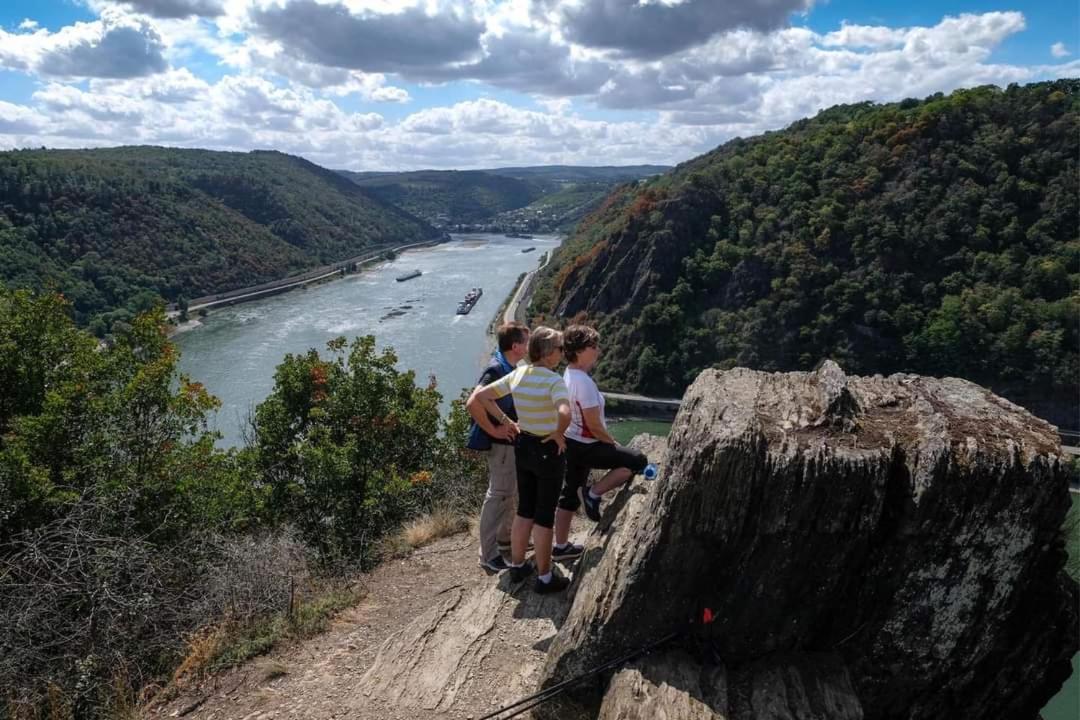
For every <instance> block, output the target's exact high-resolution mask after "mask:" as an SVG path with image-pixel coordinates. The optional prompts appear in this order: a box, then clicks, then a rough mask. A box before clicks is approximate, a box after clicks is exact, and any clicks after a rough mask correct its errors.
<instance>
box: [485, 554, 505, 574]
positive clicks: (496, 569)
mask: <svg viewBox="0 0 1080 720" xmlns="http://www.w3.org/2000/svg"><path fill="white" fill-rule="evenodd" d="M480 567H482V568H484V569H485V570H490V571H491V572H493V573H501V572H502V571H503V570H509V569H510V563H508V562H506V561H505V560H503V556H502V555H496V556H495V557H493V558H491V559H490V560H485V561H483V562H482V563H480Z"/></svg>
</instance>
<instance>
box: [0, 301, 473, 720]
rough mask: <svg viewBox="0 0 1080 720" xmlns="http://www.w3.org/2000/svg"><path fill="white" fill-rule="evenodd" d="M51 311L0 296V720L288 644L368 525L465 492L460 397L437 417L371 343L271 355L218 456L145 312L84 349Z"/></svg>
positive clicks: (192, 396)
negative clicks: (256, 397) (246, 425)
mask: <svg viewBox="0 0 1080 720" xmlns="http://www.w3.org/2000/svg"><path fill="white" fill-rule="evenodd" d="M69 313H70V306H69V305H68V304H67V303H66V302H65V301H64V300H63V299H62V298H60V297H59V296H56V295H41V296H34V295H31V294H29V293H26V292H8V291H4V290H2V289H0V608H2V609H3V610H2V612H0V688H2V689H3V690H2V691H0V713H3V714H6V715H8V716H11V717H37V716H39V715H40V714H42V713H48V714H51V715H55V716H62V717H75V716H77V717H102V716H108V715H116V714H126V713H130V712H132V711H133V708H134V707H135V706H136V705H137V702H136V701H137V699H138V698H139V697H140V696H141V693H142V691H143V690H144V689H146V688H152V687H157V686H159V685H161V684H162V683H163V682H164V681H165V680H166V679H167V678H169V677H170V676H172V675H174V674H175V678H174V679H175V680H181V681H182V680H183V678H185V677H188V676H197V675H199V674H200V673H202V672H205V671H207V670H214V669H216V668H220V667H225V666H228V665H231V664H235V663H238V662H242V661H243V660H245V659H247V658H248V657H251V656H252V655H254V654H258V653H261V652H265V651H266V650H267V649H269V648H270V647H272V646H273V645H274V644H275V643H278V642H280V641H281V640H286V639H291V638H300V637H305V636H306V635H309V634H311V633H313V632H316V631H318V629H319V628H321V627H323V626H324V625H325V623H326V622H327V621H328V619H329V618H330V617H331V616H332V615H333V613H334V612H336V611H337V610H339V609H340V608H341V607H344V606H346V605H348V604H350V603H352V602H354V601H355V599H356V598H357V597H358V594H357V591H356V590H355V588H353V586H352V585H351V581H350V579H351V578H353V577H355V575H356V573H357V571H358V570H359V568H361V567H362V566H363V565H369V564H370V563H371V562H372V561H373V560H374V559H375V558H376V553H375V551H374V548H375V547H376V545H377V541H379V540H380V539H381V538H382V537H383V536H385V535H386V534H387V533H389V532H390V531H396V530H398V528H399V527H400V526H401V524H402V523H403V522H405V521H406V520H408V519H409V518H412V517H416V516H418V515H421V514H424V513H432V512H435V513H436V515H437V516H439V517H453V518H458V517H460V516H461V514H462V513H463V512H471V511H473V510H475V508H476V507H477V506H478V504H479V501H480V498H481V497H482V495H483V490H484V484H483V481H484V473H483V466H482V460H481V459H480V458H478V457H476V455H475V453H471V452H470V451H466V450H464V449H463V445H464V443H465V438H466V434H467V432H468V420H467V416H466V414H465V412H464V410H463V408H462V404H461V401H460V400H458V401H455V403H454V405H453V410H452V412H451V413H450V416H449V418H448V419H447V421H446V422H445V423H444V422H443V420H442V419H441V418H440V415H439V402H440V395H439V393H438V392H437V390H436V389H435V384H434V380H432V381H431V382H430V383H429V384H428V385H427V386H426V387H417V386H416V385H415V384H414V382H413V374H412V373H411V372H406V373H403V372H399V371H398V370H397V369H396V367H395V363H396V357H395V356H394V354H393V352H392V351H389V350H387V351H384V352H382V353H377V352H376V351H375V340H374V338H372V337H365V338H359V339H357V340H355V341H354V342H353V343H352V344H351V346H348V347H347V346H346V342H345V339H344V338H340V339H338V340H335V341H333V342H331V343H330V344H329V350H330V356H329V358H326V359H324V358H322V357H320V356H319V353H318V352H316V351H314V350H312V351H310V352H309V353H307V354H305V355H300V356H288V357H286V358H285V361H284V362H283V363H282V364H281V365H280V366H279V367H278V369H277V372H276V374H275V387H274V390H273V392H272V393H271V395H270V397H269V398H268V399H267V400H266V401H265V402H264V403H262V404H261V405H260V406H259V407H258V408H257V409H256V413H255V420H254V431H253V436H252V437H253V442H252V445H251V446H250V447H247V448H244V449H242V450H240V451H235V450H229V451H224V450H220V449H218V448H216V447H215V445H214V441H215V439H216V437H217V436H216V435H215V434H214V433H211V432H208V430H207V426H206V414H207V412H208V411H209V410H210V409H212V408H213V407H215V406H216V404H217V401H216V400H215V399H214V398H213V397H211V396H210V395H209V394H208V393H207V392H206V390H205V388H203V387H202V385H200V384H199V383H197V382H194V381H192V380H190V379H189V378H186V377H184V376H182V375H179V374H178V372H177V361H178V354H177V353H176V350H175V348H174V346H173V345H171V344H170V343H169V342H168V340H167V339H166V336H165V329H164V325H165V322H164V315H163V312H162V310H161V309H160V308H157V309H155V310H153V311H151V312H150V313H147V314H145V315H141V316H139V317H136V318H132V321H131V323H130V327H129V328H128V329H127V330H124V331H122V332H119V333H118V334H117V335H116V337H115V340H114V342H113V343H112V344H110V345H100V346H99V343H98V341H97V340H96V339H95V338H93V337H92V336H90V335H89V334H88V333H86V332H84V331H80V330H78V329H76V328H75V327H74V325H73V323H72V321H71V319H70V317H69ZM114 327H115V326H114ZM450 526H455V523H454V522H449V523H446V522H444V523H441V524H440V525H439V527H437V528H435V529H436V530H437V531H438V532H445V531H446V529H447V528H448V527H450ZM433 527H434V526H433Z"/></svg>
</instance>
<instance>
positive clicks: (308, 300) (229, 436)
mask: <svg viewBox="0 0 1080 720" xmlns="http://www.w3.org/2000/svg"><path fill="white" fill-rule="evenodd" d="M453 237H454V239H453V241H452V242H448V243H444V244H441V245H438V246H435V247H431V248H421V249H417V250H409V251H407V252H404V253H402V254H401V255H400V256H398V258H397V259H396V260H394V261H393V262H387V263H384V264H382V265H379V266H377V267H374V268H369V269H366V270H364V271H363V272H361V273H358V274H356V275H349V276H346V277H344V278H342V279H340V280H334V281H332V282H328V283H324V284H321V285H315V286H312V287H309V288H307V289H302V290H293V291H292V292H288V293H285V294H283V295H277V296H274V297H271V298H267V299H265V300H258V301H255V302H250V303H245V304H242V305H236V306H233V307H229V308H223V309H221V310H215V311H214V312H213V313H211V314H210V315H209V316H208V317H206V318H205V319H204V320H203V324H202V326H200V327H197V328H195V329H193V330H190V331H188V332H184V333H181V334H179V335H177V336H176V337H175V338H174V341H175V343H176V345H177V346H178V347H179V349H180V352H181V356H180V370H181V372H184V373H186V374H187V375H188V376H190V377H191V379H192V380H197V381H200V382H202V383H203V384H205V385H206V387H207V388H208V389H209V391H210V392H211V393H213V394H214V395H216V396H217V397H218V398H219V399H220V400H221V409H220V410H219V411H218V412H217V413H216V415H214V416H213V417H212V418H211V428H212V429H216V430H217V431H218V432H220V433H221V435H222V438H221V440H220V441H219V444H220V445H222V446H225V447H228V446H232V445H240V444H242V443H243V440H242V438H243V435H242V432H241V430H242V428H243V426H244V423H245V419H246V418H247V416H248V414H249V413H250V412H251V411H252V410H253V409H254V407H255V406H256V405H257V404H258V403H259V402H261V401H262V400H264V399H265V398H266V396H267V395H269V394H270V391H271V390H272V389H273V386H274V370H275V368H276V367H277V365H278V364H279V363H280V362H281V360H282V359H283V358H284V357H285V355H286V354H287V353H294V354H295V353H302V352H306V351H307V350H308V349H309V348H318V349H319V350H320V351H325V349H326V343H327V341H328V340H331V339H333V338H335V337H338V336H341V335H344V336H345V337H347V338H349V339H350V340H351V339H352V338H353V337H355V336H358V335H368V334H371V335H374V336H375V338H376V341H377V343H378V345H379V347H386V346H391V347H393V348H394V351H395V352H396V353H397V356H398V366H399V367H400V368H401V369H403V370H404V369H408V370H414V371H415V372H416V376H417V382H418V383H420V384H425V383H426V382H427V378H428V376H429V375H434V376H435V377H436V378H437V380H438V385H439V390H440V391H441V392H442V394H443V410H444V412H445V410H446V408H447V407H448V406H449V404H450V401H451V400H453V399H454V398H456V397H457V396H458V393H459V392H460V390H461V388H463V387H472V386H473V384H474V383H475V382H476V379H477V377H478V376H479V374H480V370H481V369H482V367H483V365H484V363H485V362H486V361H487V358H488V357H489V354H490V351H491V345H490V343H489V340H488V337H487V328H488V325H489V324H490V323H491V320H492V319H493V318H494V317H495V313H496V311H497V310H498V309H499V307H500V306H501V305H502V303H503V302H504V301H505V300H506V298H507V296H508V295H509V294H510V292H511V290H512V289H513V288H514V285H515V283H516V282H517V279H518V276H519V275H520V274H521V273H523V272H527V271H529V270H532V269H534V268H536V267H537V264H538V261H539V260H540V257H541V256H542V255H543V254H544V252H545V251H551V250H553V249H554V248H555V247H557V246H558V244H559V240H558V238H556V237H554V236H536V237H534V238H533V239H521V238H514V239H511V238H507V237H505V236H503V235H488V234H478V235H455V236H453ZM528 247H535V248H536V250H535V251H534V252H529V253H523V252H521V251H522V250H523V249H525V248H528ZM413 269H419V270H421V271H422V272H423V275H421V276H420V277H418V278H415V279H413V280H408V281H406V282H397V281H396V280H395V278H397V276H399V275H402V274H404V273H406V272H409V271H411V270H413ZM474 286H480V287H482V288H483V289H484V295H483V297H482V298H481V299H480V301H479V302H478V303H477V304H476V307H475V308H473V310H472V312H471V313H469V314H468V315H456V314H455V309H456V308H457V304H458V302H459V301H460V300H461V299H462V298H463V297H464V295H465V293H466V291H468V290H469V288H471V287H474Z"/></svg>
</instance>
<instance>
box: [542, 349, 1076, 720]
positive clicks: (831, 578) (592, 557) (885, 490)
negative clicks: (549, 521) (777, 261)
mask: <svg viewBox="0 0 1080 720" xmlns="http://www.w3.org/2000/svg"><path fill="white" fill-rule="evenodd" d="M613 505H614V506H615V507H614V508H613V509H609V510H608V511H606V516H605V518H604V520H603V521H602V522H601V524H600V526H599V527H598V530H597V532H596V533H594V535H593V537H592V538H591V539H590V542H589V544H588V546H587V549H586V554H585V556H584V557H583V558H582V560H581V561H580V564H579V567H578V568H577V572H576V573H575V575H576V577H575V582H574V586H573V587H572V591H573V592H574V596H573V604H572V606H571V608H570V612H569V614H568V616H567V618H566V621H565V623H564V624H563V625H562V627H561V628H560V630H559V632H558V634H557V635H556V637H555V639H554V641H553V642H552V645H551V647H550V650H549V653H548V659H547V663H546V666H545V668H544V673H543V676H544V679H543V681H542V683H541V686H542V687H549V686H551V685H553V684H555V683H557V682H559V681H561V680H563V679H566V678H569V677H571V676H574V675H577V674H578V673H581V672H584V671H586V670H588V669H589V668H591V667H594V666H596V665H598V664H600V663H602V662H603V661H606V660H608V659H610V658H612V657H617V656H620V655H622V654H625V653H627V652H628V651H630V650H632V649H634V648H636V647H639V646H641V645H643V644H645V643H647V642H650V641H653V640H656V639H659V638H661V637H664V636H667V635H669V634H670V633H673V632H678V633H680V634H679V637H678V639H677V640H676V641H674V642H672V643H670V644H669V646H667V652H679V651H683V652H685V653H687V654H688V655H687V656H683V655H679V656H678V657H680V658H681V659H680V661H679V663H678V665H677V667H674V668H672V669H670V673H669V675H670V677H669V676H668V675H663V676H662V677H661V676H659V675H658V676H657V677H661V681H660V682H659V683H653V684H655V685H657V687H659V686H660V685H663V684H666V685H667V686H668V687H669V688H675V689H676V690H678V691H681V692H682V693H683V694H684V695H686V696H687V697H692V698H695V702H699V703H703V704H704V705H706V706H710V707H711V710H712V711H713V712H715V713H717V714H718V716H719V717H737V718H740V719H742V718H746V719H747V720H749V719H750V718H755V719H760V718H766V717H777V718H779V717H800V718H811V717H831V716H833V715H830V714H829V713H827V712H825V711H824V710H821V708H825V707H828V702H831V700H829V698H842V699H843V701H842V703H841V706H842V707H843V708H844V713H845V714H843V715H839V716H840V717H851V718H856V717H861V716H862V715H860V713H862V714H864V715H865V717H869V718H886V719H891V718H904V719H905V720H907V719H910V720H916V719H922V718H926V719H930V718H944V717H948V718H963V717H972V718H975V717H1010V718H1035V717H1037V715H1038V710H1039V709H1040V708H1041V707H1042V706H1043V705H1044V704H1045V702H1046V701H1047V700H1048V699H1049V698H1050V697H1051V696H1052V695H1053V694H1054V693H1055V692H1056V690H1057V689H1058V688H1059V687H1060V685H1061V683H1062V682H1063V681H1064V680H1065V679H1066V678H1067V677H1068V676H1069V674H1070V672H1071V668H1070V659H1071V657H1072V655H1073V654H1074V653H1075V652H1076V647H1077V588H1076V583H1075V582H1073V581H1071V580H1070V579H1069V578H1068V577H1067V576H1066V575H1065V574H1064V572H1063V566H1064V563H1065V550H1064V542H1063V537H1062V535H1061V532H1060V528H1061V524H1062V521H1063V520H1064V517H1065V514H1066V512H1067V510H1068V507H1069V496H1068V477H1067V469H1066V466H1065V463H1064V460H1063V458H1062V456H1061V455H1060V447H1059V441H1058V437H1057V433H1056V430H1055V428H1054V427H1053V426H1051V425H1049V424H1047V423H1046V422H1043V421H1041V420H1039V419H1037V418H1035V417H1034V416H1032V415H1031V414H1030V413H1028V412H1026V411H1025V410H1023V409H1022V408H1020V407H1018V406H1016V405H1013V404H1012V403H1010V402H1008V401H1006V400H1003V399H1002V398H1000V397H997V396H995V395H994V394H993V393H991V392H989V391H988V390H986V389H984V388H981V387H979V386H977V385H974V384H972V383H969V382H966V381H964V380H958V379H955V378H944V379H935V378H926V377H919V376H914V375H893V376H890V377H887V378H884V377H881V376H875V377H866V378H863V377H848V376H846V375H845V374H844V373H843V372H842V371H841V370H840V368H839V367H838V366H836V365H835V364H834V363H832V362H827V363H825V364H824V365H823V366H822V367H821V369H819V370H818V371H816V372H811V373H783V374H780V373H765V372H754V371H750V370H745V369H735V370H731V371H726V372H721V371H706V372H704V373H702V374H701V375H700V376H699V377H698V379H697V380H696V381H695V382H694V384H693V385H692V386H691V387H690V388H689V389H688V390H687V392H686V395H685V397H684V400H683V406H682V409H681V410H680V413H679V416H678V418H677V419H676V422H675V425H674V427H673V429H672V433H671V436H670V438H669V441H668V446H667V454H666V457H665V459H664V467H663V468H662V474H661V478H660V479H659V480H658V481H656V482H655V483H653V484H646V483H644V482H643V481H640V480H639V481H637V482H636V483H635V484H634V485H632V486H631V487H630V488H628V489H627V490H626V491H624V492H623V494H622V497H620V498H619V499H618V501H617V502H616V503H613ZM614 511H617V514H615V512H614ZM705 609H708V610H709V611H710V613H711V615H712V616H713V618H715V619H714V621H713V622H711V623H709V624H703V623H702V619H703V616H704V611H705ZM688 657H689V658H690V659H688ZM815 658H817V659H818V660H815ZM822 658H826V659H822ZM819 660H820V662H818V661H819ZM693 663H696V664H697V665H696V666H694V665H692V664H693ZM815 663H818V664H819V665H820V666H821V668H823V669H822V670H821V671H820V672H817V673H816V675H815V670H814V667H815ZM648 667H652V668H653V669H652V670H651V671H649V672H652V673H653V674H654V675H655V674H656V673H657V672H658V671H657V670H656V667H655V662H653V664H652V665H649V666H648ZM632 672H638V674H639V675H640V677H631V676H630V675H628V674H627V673H632ZM644 672H645V671H644V670H642V668H641V667H638V668H637V669H636V670H634V669H633V668H628V669H625V670H623V671H621V672H620V673H619V674H618V675H616V677H615V679H614V680H613V681H612V682H610V683H608V682H601V683H599V684H596V683H593V684H585V685H581V686H577V687H575V689H574V690H572V691H571V692H569V693H567V694H566V696H565V697H563V698H562V699H561V700H560V701H559V702H557V703H550V704H548V705H547V706H544V708H541V709H538V711H536V714H537V715H538V716H540V717H560V718H562V719H563V720H567V718H572V717H589V718H595V717H597V714H598V713H600V712H601V706H602V705H604V706H606V707H607V709H606V710H604V711H603V712H605V713H607V714H606V715H604V717H612V718H614V717H625V718H631V717H639V716H640V717H646V716H653V717H660V716H661V715H660V714H656V713H653V714H652V715H633V714H627V713H629V712H630V711H629V710H626V709H625V708H626V707H630V706H626V705H625V702H624V701H625V697H622V698H621V699H620V697H617V696H618V695H620V694H622V695H625V688H626V687H628V686H629V687H639V688H642V687H646V685H647V684H648V683H649V682H652V681H650V680H649V678H648V677H646V675H644V674H643V673H644ZM690 677H693V678H695V679H694V680H693V681H689V680H687V679H686V678H690ZM811 677H813V681H812V683H811V685H812V686H813V687H814V688H816V690H815V691H814V692H815V693H816V695H815V694H814V693H810V694H809V695H807V700H806V702H805V703H803V704H802V705H801V706H800V707H801V709H800V708H796V707H794V706H790V707H788V708H787V709H786V710H785V711H779V710H778V711H776V712H773V711H766V710H763V709H762V708H767V707H769V706H770V705H769V702H768V698H769V697H779V695H780V694H786V696H787V697H789V698H790V697H792V692H791V687H792V685H791V683H795V684H796V685H797V684H799V683H801V682H803V680H801V679H800V678H802V679H805V678H811ZM673 678H674V680H673ZM678 678H683V680H678ZM703 678H713V679H714V680H716V679H717V678H724V680H723V683H724V684H725V688H726V689H725V690H724V691H723V692H720V690H719V689H718V688H717V687H703V686H702V683H703V682H705V684H706V685H708V683H709V682H711V681H705V680H703ZM734 678H738V679H739V680H738V682H737V683H735V685H732V683H733V682H734V680H733V679H734ZM716 682H720V681H719V680H716ZM635 683H637V685H635ZM641 683H646V685H643V684H641ZM673 683H674V684H673ZM695 683H696V685H695ZM778 683H779V684H778ZM628 684H629V685H628ZM680 685H681V687H677V686H680ZM736 686H738V687H741V688H742V690H740V692H741V695H739V697H743V698H744V700H737V699H736V701H735V702H734V704H732V702H731V701H730V698H731V697H733V696H732V687H736ZM619 688H623V690H622V691H620V690H619ZM770 688H772V689H770ZM784 688H787V689H786V690H785V689H784ZM609 691H610V692H611V693H613V695H612V697H611V698H610V699H605V698H604V694H605V693H606V692H609ZM665 694H666V695H670V693H668V692H667V691H665V693H661V695H665ZM676 694H678V693H676ZM796 694H797V693H796ZM655 695H656V694H655V693H653V696H655ZM721 695H722V696H723V697H726V698H728V700H725V702H726V703H727V704H726V705H723V706H721V704H720V701H719V700H718V699H717V698H719V697H721ZM811 696H812V697H811ZM745 698H756V700H754V701H752V702H747V701H745ZM813 698H817V699H816V700H815V699H813ZM658 702H660V701H658ZM620 703H621V704H620ZM675 705H678V703H675ZM695 707H696V706H695ZM815 707H816V708H818V710H815V709H814V708H815ZM755 708H758V709H757V710H755ZM617 710H618V711H617ZM697 710H700V708H698V709H697ZM697 710H695V711H694V712H697ZM649 712H653V710H652V709H650V711H649ZM687 712H689V711H687ZM612 713H615V714H612ZM620 713H621V714H620ZM670 716H671V717H684V716H685V717H687V718H691V717H699V716H700V717H709V716H708V715H695V714H685V713H684V714H671V715H670Z"/></svg>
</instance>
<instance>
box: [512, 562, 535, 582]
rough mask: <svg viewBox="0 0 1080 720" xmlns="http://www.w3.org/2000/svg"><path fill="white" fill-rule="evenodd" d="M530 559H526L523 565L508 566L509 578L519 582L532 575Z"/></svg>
mask: <svg viewBox="0 0 1080 720" xmlns="http://www.w3.org/2000/svg"><path fill="white" fill-rule="evenodd" d="M533 569H534V568H533V562H532V560H526V561H525V564H524V565H520V566H518V565H511V566H510V580H511V581H512V582H521V581H522V580H524V579H525V578H527V577H529V576H530V575H532V572H533Z"/></svg>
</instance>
